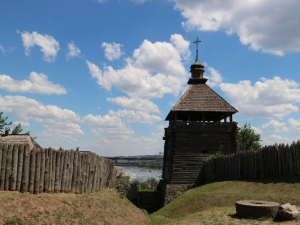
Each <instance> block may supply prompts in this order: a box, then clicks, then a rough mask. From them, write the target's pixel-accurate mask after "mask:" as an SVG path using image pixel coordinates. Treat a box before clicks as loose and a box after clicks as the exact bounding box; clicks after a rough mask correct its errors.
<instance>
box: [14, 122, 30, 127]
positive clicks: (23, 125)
mask: <svg viewBox="0 0 300 225" xmlns="http://www.w3.org/2000/svg"><path fill="white" fill-rule="evenodd" d="M13 124H14V125H18V124H21V125H22V127H30V123H29V121H13Z"/></svg>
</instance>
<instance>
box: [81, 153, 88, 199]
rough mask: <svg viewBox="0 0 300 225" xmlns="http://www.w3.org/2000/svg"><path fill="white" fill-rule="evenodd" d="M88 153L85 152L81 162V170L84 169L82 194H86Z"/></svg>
mask: <svg viewBox="0 0 300 225" xmlns="http://www.w3.org/2000/svg"><path fill="white" fill-rule="evenodd" d="M86 155H87V153H86V152H84V153H83V154H82V161H81V168H82V185H81V190H82V193H86V164H87V162H86V160H87V157H86Z"/></svg>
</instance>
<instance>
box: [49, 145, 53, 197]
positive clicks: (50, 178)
mask: <svg viewBox="0 0 300 225" xmlns="http://www.w3.org/2000/svg"><path fill="white" fill-rule="evenodd" d="M53 158H54V151H53V149H52V148H49V183H48V185H49V188H48V191H49V192H53V191H54V190H53V189H52V179H53V178H52V177H53V171H52V164H53Z"/></svg>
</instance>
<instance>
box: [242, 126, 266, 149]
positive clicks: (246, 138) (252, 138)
mask: <svg viewBox="0 0 300 225" xmlns="http://www.w3.org/2000/svg"><path fill="white" fill-rule="evenodd" d="M260 141H261V137H260V135H259V134H256V133H255V132H254V130H253V129H252V128H251V125H250V123H245V124H244V126H243V127H242V128H239V138H238V142H239V147H240V150H259V149H260V147H261V145H260V143H259V142H260Z"/></svg>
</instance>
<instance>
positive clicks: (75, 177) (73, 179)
mask: <svg viewBox="0 0 300 225" xmlns="http://www.w3.org/2000/svg"><path fill="white" fill-rule="evenodd" d="M77 166H78V151H75V152H74V160H73V174H72V186H71V190H72V193H75V191H76V180H77Z"/></svg>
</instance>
